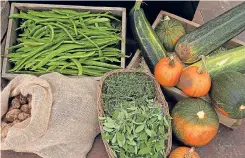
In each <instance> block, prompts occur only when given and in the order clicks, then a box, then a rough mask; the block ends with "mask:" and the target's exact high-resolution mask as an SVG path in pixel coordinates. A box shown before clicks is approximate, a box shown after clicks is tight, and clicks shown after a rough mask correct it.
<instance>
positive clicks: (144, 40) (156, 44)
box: [130, 1, 166, 72]
mask: <svg viewBox="0 0 245 158" xmlns="http://www.w3.org/2000/svg"><path fill="white" fill-rule="evenodd" d="M140 5H141V1H136V3H135V6H134V7H133V8H132V10H131V12H130V22H131V29H132V31H133V34H134V36H135V39H136V40H137V42H138V44H139V47H140V50H141V54H142V56H143V57H144V59H145V61H146V63H147V64H148V66H149V68H150V70H151V71H152V72H154V67H155V65H156V64H157V62H158V61H159V60H160V59H162V58H163V57H165V56H166V50H165V48H164V47H163V45H162V44H161V42H160V40H159V39H158V37H157V35H156V33H155V32H154V30H153V29H152V27H151V25H150V24H149V22H148V21H147V19H146V17H145V14H144V11H143V10H142V9H141V8H140Z"/></svg>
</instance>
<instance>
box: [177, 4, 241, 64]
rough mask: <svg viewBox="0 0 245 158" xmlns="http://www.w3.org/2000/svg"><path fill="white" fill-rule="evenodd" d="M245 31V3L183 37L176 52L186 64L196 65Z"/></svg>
mask: <svg viewBox="0 0 245 158" xmlns="http://www.w3.org/2000/svg"><path fill="white" fill-rule="evenodd" d="M244 30H245V3H241V4H240V5H238V6H236V7H234V8H232V9H230V10H229V11H227V12H225V13H224V14H222V15H220V16H218V17H216V18H214V19H212V20H210V21H208V22H206V23H205V24H203V25H202V26H200V27H198V28H197V29H196V30H194V31H192V32H190V33H188V34H185V35H184V36H182V37H181V38H180V39H179V40H178V42H177V44H176V46H175V51H176V54H177V55H178V57H179V58H180V59H181V61H183V62H184V63H194V62H196V61H197V60H198V59H199V58H198V57H199V56H200V55H205V56H206V55H208V54H210V53H211V52H212V51H214V50H216V49H217V48H219V47H220V46H221V45H223V44H225V43H226V42H227V41H229V40H230V39H232V38H233V37H235V36H237V35H239V34H240V33H241V32H243V31H244Z"/></svg>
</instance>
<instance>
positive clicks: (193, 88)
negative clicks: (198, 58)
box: [179, 57, 211, 97]
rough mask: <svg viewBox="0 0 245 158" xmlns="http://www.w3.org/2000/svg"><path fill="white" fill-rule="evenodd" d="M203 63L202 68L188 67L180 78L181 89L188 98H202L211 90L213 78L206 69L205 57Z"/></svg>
mask: <svg viewBox="0 0 245 158" xmlns="http://www.w3.org/2000/svg"><path fill="white" fill-rule="evenodd" d="M202 61H203V62H202V65H201V67H197V66H190V67H187V68H186V69H184V70H183V72H182V74H181V76H180V81H179V87H180V89H181V90H182V91H183V92H184V93H185V94H186V95H188V96H191V97H202V96H204V95H206V94H207V93H208V92H209V90H210V88H211V78H210V76H209V74H208V72H207V71H206V70H205V68H204V67H205V60H204V57H202Z"/></svg>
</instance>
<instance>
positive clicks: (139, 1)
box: [134, 0, 142, 10]
mask: <svg viewBox="0 0 245 158" xmlns="http://www.w3.org/2000/svg"><path fill="white" fill-rule="evenodd" d="M141 3H142V0H136V2H135V5H134V9H135V10H139V9H140V6H141Z"/></svg>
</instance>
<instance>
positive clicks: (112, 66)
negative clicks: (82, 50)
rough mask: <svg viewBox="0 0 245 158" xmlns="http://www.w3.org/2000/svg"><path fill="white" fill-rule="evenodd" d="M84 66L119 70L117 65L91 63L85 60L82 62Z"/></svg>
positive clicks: (91, 61)
mask: <svg viewBox="0 0 245 158" xmlns="http://www.w3.org/2000/svg"><path fill="white" fill-rule="evenodd" d="M84 64H85V65H94V66H101V67H106V68H112V69H119V68H121V67H120V66H117V65H112V64H107V63H103V62H98V61H93V60H87V61H85V62H84Z"/></svg>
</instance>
